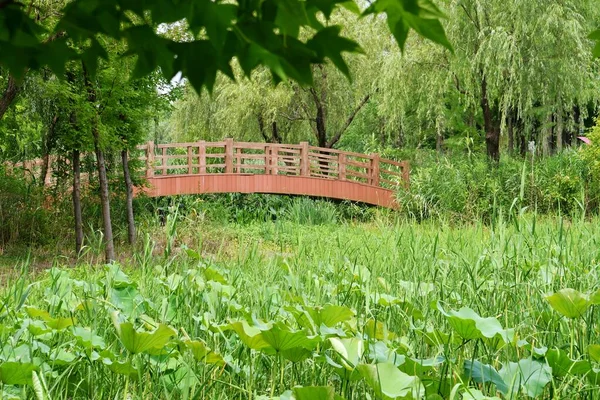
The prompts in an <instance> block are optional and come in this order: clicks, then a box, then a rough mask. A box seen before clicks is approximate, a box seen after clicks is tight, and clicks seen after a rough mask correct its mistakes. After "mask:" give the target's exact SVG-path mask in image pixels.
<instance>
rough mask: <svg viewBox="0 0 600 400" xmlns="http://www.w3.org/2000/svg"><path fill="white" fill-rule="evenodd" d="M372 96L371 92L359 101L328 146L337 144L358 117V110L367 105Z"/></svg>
mask: <svg viewBox="0 0 600 400" xmlns="http://www.w3.org/2000/svg"><path fill="white" fill-rule="evenodd" d="M370 98H371V94H370V93H369V94H367V95H366V96H365V97H363V99H362V100H361V102H360V103H358V105H357V106H356V108H354V110H353V111H352V112H351V113H350V115H349V116H348V118H347V119H346V122H345V123H344V125H343V126H342V127H341V129H340V130H339V131H338V132H337V133H336V134H335V136H334V137H332V138H331V140H330V141H329V143H327V147H329V148H332V147H333V146H335V144H336V143H337V142H338V141H339V140H340V138H341V137H342V134H343V133H344V132H345V131H346V129H348V127H349V126H350V124H352V121H354V118H355V117H356V114H358V112H359V111H360V110H361V109H362V108H363V107H364V106H365V104H367V103H368V102H369V99H370Z"/></svg>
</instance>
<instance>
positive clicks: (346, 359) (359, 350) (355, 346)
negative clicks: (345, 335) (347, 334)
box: [329, 337, 365, 370]
mask: <svg viewBox="0 0 600 400" xmlns="http://www.w3.org/2000/svg"><path fill="white" fill-rule="evenodd" d="M329 342H330V343H331V347H333V349H334V350H335V351H336V352H337V353H338V354H339V355H340V356H341V357H342V364H343V365H344V367H346V369H348V370H353V369H354V368H355V367H356V366H357V365H358V363H359V361H360V359H361V358H362V356H363V354H364V352H365V345H364V341H363V340H362V339H360V338H356V337H355V338H349V339H339V338H329Z"/></svg>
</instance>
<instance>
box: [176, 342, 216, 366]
mask: <svg viewBox="0 0 600 400" xmlns="http://www.w3.org/2000/svg"><path fill="white" fill-rule="evenodd" d="M183 343H184V344H185V346H186V347H187V348H188V349H189V350H190V351H191V352H192V354H193V355H194V359H196V361H200V362H203V363H205V364H215V365H221V366H222V365H225V360H224V359H223V357H221V355H220V354H218V353H215V352H214V351H212V350H211V349H210V347H208V346H206V344H205V343H204V342H202V341H200V340H186V341H184V342H183Z"/></svg>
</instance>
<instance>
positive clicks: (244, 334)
mask: <svg viewBox="0 0 600 400" xmlns="http://www.w3.org/2000/svg"><path fill="white" fill-rule="evenodd" d="M229 326H230V328H231V329H233V330H234V331H235V333H237V334H238V336H239V337H240V339H241V340H242V342H243V343H244V344H245V345H246V346H248V347H250V348H251V349H253V350H261V351H263V352H265V353H267V354H269V353H270V354H273V353H275V349H273V347H271V345H270V344H269V343H268V342H267V341H266V340H265V339H264V338H263V335H262V331H261V330H260V329H258V328H257V327H254V326H250V325H249V324H248V323H247V322H246V321H236V322H232V323H231V324H230V325H229Z"/></svg>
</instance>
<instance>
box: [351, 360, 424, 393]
mask: <svg viewBox="0 0 600 400" xmlns="http://www.w3.org/2000/svg"><path fill="white" fill-rule="evenodd" d="M357 370H358V371H359V372H360V374H361V375H362V376H363V377H364V378H365V381H366V382H367V384H368V385H369V386H370V387H371V388H372V389H373V390H374V391H375V393H376V395H377V396H378V397H383V398H384V399H397V398H413V399H419V398H421V397H422V396H423V395H424V394H425V388H424V387H423V385H422V384H421V381H420V380H419V378H417V377H416V376H410V375H407V374H405V373H404V372H402V371H400V370H399V369H398V368H397V367H396V366H395V365H394V364H390V363H383V364H375V365H373V364H361V365H359V366H358V367H357Z"/></svg>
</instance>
